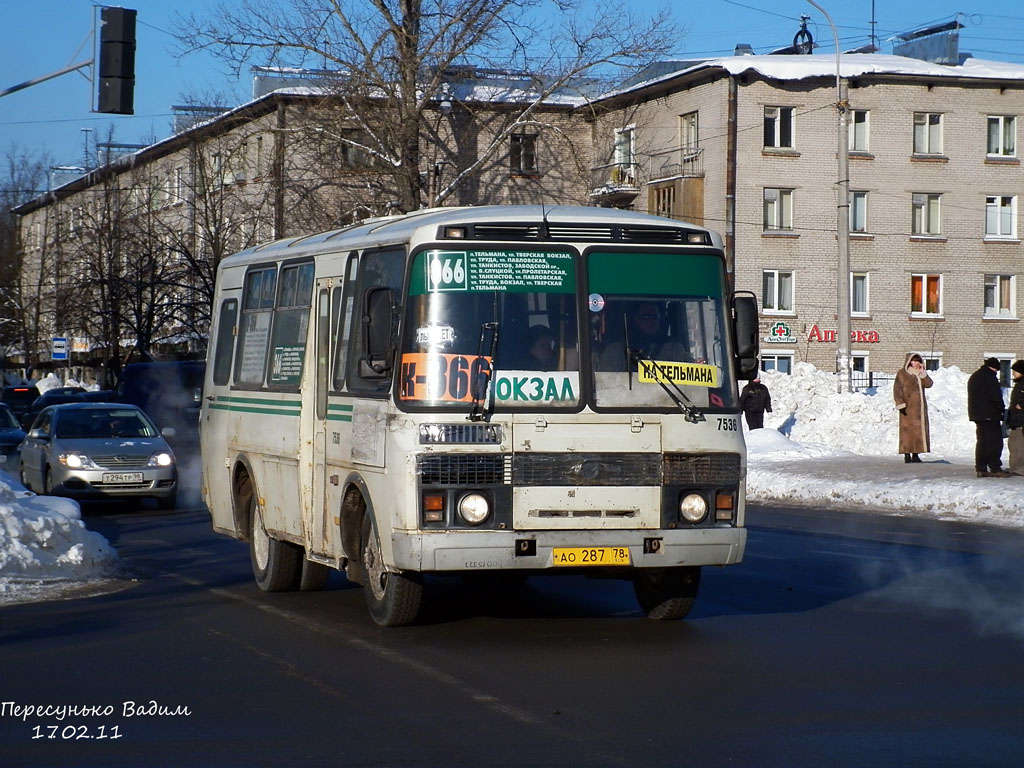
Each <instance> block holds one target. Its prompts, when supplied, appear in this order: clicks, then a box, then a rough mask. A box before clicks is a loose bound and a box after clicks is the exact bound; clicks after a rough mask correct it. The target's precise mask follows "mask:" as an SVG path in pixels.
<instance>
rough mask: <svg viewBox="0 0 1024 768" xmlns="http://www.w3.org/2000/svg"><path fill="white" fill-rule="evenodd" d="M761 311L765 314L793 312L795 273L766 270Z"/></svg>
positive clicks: (763, 275)
mask: <svg viewBox="0 0 1024 768" xmlns="http://www.w3.org/2000/svg"><path fill="white" fill-rule="evenodd" d="M761 285H762V290H761V309H762V310H763V311H764V312H792V311H793V273H792V272H788V271H781V270H778V269H766V270H764V272H763V273H762V283H761Z"/></svg>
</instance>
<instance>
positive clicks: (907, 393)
mask: <svg viewBox="0 0 1024 768" xmlns="http://www.w3.org/2000/svg"><path fill="white" fill-rule="evenodd" d="M931 385H932V377H931V376H929V375H928V371H926V370H925V368H924V360H923V359H922V358H921V356H920V355H918V354H916V353H911V354H909V355H907V360H906V363H904V365H903V368H902V369H901V370H899V371H897V372H896V379H895V380H894V381H893V383H892V398H893V400H894V401H895V404H896V410H897V411H899V414H900V417H899V418H900V422H899V424H900V426H899V435H900V440H899V449H898V450H899V452H900V453H902V454H903V461H905V462H906V463H907V464H910V463H911V462H914V463H920V462H921V454H922V453H929V452H930V451H931V435H930V432H929V429H928V400H927V399H926V398H925V396H924V391H925V390H926V389H928V388H929V387H930V386H931Z"/></svg>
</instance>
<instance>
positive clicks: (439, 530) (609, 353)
mask: <svg viewBox="0 0 1024 768" xmlns="http://www.w3.org/2000/svg"><path fill="white" fill-rule="evenodd" d="M213 309H214V312H213V314H214V320H213V324H212V328H211V333H210V339H211V344H210V350H209V355H208V360H207V368H206V380H205V382H204V401H203V406H202V411H201V415H200V431H201V443H202V445H201V448H202V459H203V482H202V487H203V498H204V501H205V503H206V504H207V506H208V508H209V510H210V513H211V516H212V523H213V527H214V529H215V530H216V531H218V532H220V533H224V534H227V535H229V536H233V537H235V538H238V539H243V540H247V541H248V542H249V551H250V559H251V564H252V570H253V574H254V576H255V579H256V582H257V583H258V585H259V587H260V588H261V589H263V590H265V591H284V590H305V589H317V588H321V587H323V586H324V584H325V582H326V579H327V577H328V575H329V573H330V570H331V569H336V570H340V571H343V572H344V573H345V575H346V577H347V579H348V580H350V581H352V582H355V583H357V584H360V585H362V586H363V591H364V594H365V598H366V603H367V606H368V608H369V611H370V614H371V615H372V617H373V619H374V620H375V621H376V622H377V623H378V624H380V625H382V626H398V625H403V624H408V623H412V622H414V621H415V619H416V616H417V613H418V611H419V608H420V606H421V601H422V600H423V593H424V582H425V577H427V581H428V582H429V579H430V578H431V575H435V576H436V575H438V574H448V575H459V574H461V575H466V576H468V575H470V574H480V573H491V572H497V573H501V574H506V575H509V576H510V577H511V578H512V579H513V580H515V579H517V578H525V577H527V576H529V575H531V574H537V573H545V574H548V573H585V574H587V575H592V576H607V577H613V578H623V579H629V580H631V581H632V583H633V587H634V592H635V594H636V598H637V600H638V603H639V606H640V608H641V610H642V611H643V613H644V614H646V615H647V616H649V617H651V618H655V619H676V618H682V617H683V616H685V615H686V614H687V613H688V612H689V610H690V608H691V606H692V604H693V602H694V599H695V597H696V594H697V591H698V586H699V583H700V574H701V568H702V567H703V566H711V565H728V564H731V563H737V562H739V561H740V560H741V559H742V557H743V553H744V548H745V544H746V529H745V528H744V495H745V490H744V477H745V473H746V452H745V448H744V443H743V435H742V431H741V428H740V424H739V418H738V417H739V405H738V395H737V380H739V379H749V378H752V377H753V376H754V375H755V373H756V370H757V354H758V342H757V307H756V302H755V300H754V297H753V296H752V295H734V294H731V293H730V291H729V287H728V281H727V276H726V269H725V260H724V255H723V249H722V241H721V237H720V236H719V235H718V234H717V233H715V232H712V231H710V230H707V229H704V228H701V227H697V226H694V225H691V224H684V223H680V222H676V221H672V220H669V219H664V218H659V217H655V216H650V215H646V214H639V213H633V212H627V211H620V210H611V209H602V208H590V207H576V206H558V207H542V206H494V207H490V206H488V207H472V208H440V209H430V210H423V211H418V212H416V213H412V214H408V215H404V216H398V217H388V218H381V219H375V220H370V221H366V222H363V223H360V224H357V225H353V226H350V227H347V228H344V229H339V230H335V231H331V232H324V233H320V234H315V235H310V236H304V237H295V238H291V239H285V240H280V241H277V242H272V243H268V244H264V245H259V246H256V247H253V248H250V249H248V250H245V251H242V252H241V253H237V254H235V255H233V256H230V257H228V258H226V259H224V261H223V262H222V263H221V264H220V267H219V269H218V274H217V283H216V292H215V298H214V308H213ZM427 586H428V588H429V583H428V584H427Z"/></svg>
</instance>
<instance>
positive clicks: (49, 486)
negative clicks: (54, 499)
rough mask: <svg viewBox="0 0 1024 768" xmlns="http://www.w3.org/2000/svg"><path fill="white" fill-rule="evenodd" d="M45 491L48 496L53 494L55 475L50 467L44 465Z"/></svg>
mask: <svg viewBox="0 0 1024 768" xmlns="http://www.w3.org/2000/svg"><path fill="white" fill-rule="evenodd" d="M43 493H45V494H46V495H47V496H52V495H53V475H52V474H51V473H50V468H49V467H43Z"/></svg>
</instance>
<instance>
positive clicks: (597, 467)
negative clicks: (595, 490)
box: [512, 453, 661, 486]
mask: <svg viewBox="0 0 1024 768" xmlns="http://www.w3.org/2000/svg"><path fill="white" fill-rule="evenodd" d="M660 461H661V456H660V455H659V454H657V453H517V454H516V457H515V461H514V462H513V464H512V482H513V483H514V484H515V485H517V486H536V485H570V486H586V485H590V486H635V485H647V486H650V485H661V466H660Z"/></svg>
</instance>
